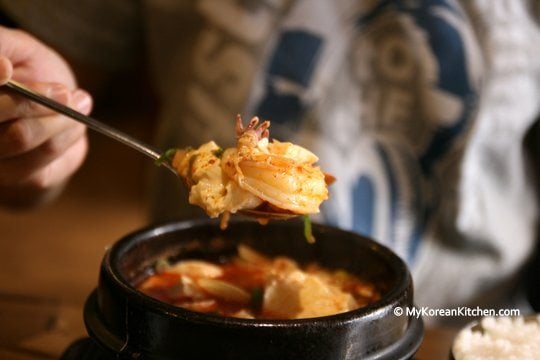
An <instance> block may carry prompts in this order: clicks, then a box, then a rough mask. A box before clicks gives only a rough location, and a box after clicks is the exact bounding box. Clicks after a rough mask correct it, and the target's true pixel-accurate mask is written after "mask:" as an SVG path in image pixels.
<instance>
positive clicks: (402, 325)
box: [84, 220, 423, 360]
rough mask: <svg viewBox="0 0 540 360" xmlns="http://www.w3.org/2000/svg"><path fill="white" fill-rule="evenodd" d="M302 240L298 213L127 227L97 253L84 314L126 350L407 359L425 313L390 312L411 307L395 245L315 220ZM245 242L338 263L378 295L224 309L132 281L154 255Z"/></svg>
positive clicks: (193, 355) (96, 333) (215, 250)
mask: <svg viewBox="0 0 540 360" xmlns="http://www.w3.org/2000/svg"><path fill="white" fill-rule="evenodd" d="M313 233H314V235H315V237H316V239H317V241H316V243H315V244H309V243H307V242H306V240H305V239H304V237H303V226H302V223H301V222H296V221H285V222H271V223H270V224H268V225H266V226H261V225H259V224H257V223H255V222H234V221H233V222H231V223H230V224H229V228H228V229H227V230H226V231H221V230H220V229H219V226H218V224H217V222H215V221H210V220H197V221H186V222H176V223H168V224H164V225H160V226H155V227H150V228H147V229H144V230H141V231H138V232H136V233H133V234H131V235H128V236H126V237H124V238H123V239H121V240H120V241H118V242H117V243H116V244H114V245H113V246H112V247H111V248H110V249H109V251H108V252H107V254H106V255H105V257H104V259H103V263H102V265H101V272H100V278H99V285H98V288H97V290H96V291H94V292H93V293H92V294H91V295H90V297H89V298H88V300H87V303H86V306H85V310H84V318H85V323H86V327H87V330H88V333H89V334H90V336H91V338H92V339H93V340H94V341H95V342H97V343H98V344H99V345H101V347H103V348H104V349H105V350H106V351H107V352H109V353H110V354H111V355H113V356H115V357H117V358H122V359H123V358H125V359H280V360H283V359H295V360H300V359H309V360H314V359H392V360H395V359H408V358H411V357H412V356H413V354H414V353H415V351H416V350H417V349H418V347H419V345H420V342H421V340H422V335H423V324H422V319H421V318H420V319H417V318H409V317H407V316H396V315H394V313H393V310H394V308H396V307H403V308H405V307H412V306H413V288H412V281H411V276H410V273H409V271H408V269H407V267H406V265H405V264H404V263H403V261H402V260H401V259H400V258H399V257H397V256H396V255H395V254H394V253H393V252H392V251H390V250H389V249H387V248H386V247H383V246H381V245H379V244H377V243H376V242H374V241H371V240H369V239H367V238H365V237H362V236H359V235H357V234H353V233H350V232H346V231H342V230H339V229H337V228H333V227H328V226H322V225H316V224H314V225H313ZM239 242H242V243H246V244H248V245H249V246H251V247H253V248H254V249H256V250H258V251H261V252H262V253H264V254H268V255H270V256H272V255H278V254H279V255H286V256H289V257H292V258H294V259H296V260H297V261H299V262H300V263H302V262H308V261H317V262H318V263H320V264H321V265H323V266H326V267H330V268H343V269H347V270H348V271H351V272H353V273H355V274H358V275H359V276H361V277H362V278H364V279H369V280H371V281H374V282H375V283H376V284H378V285H380V286H381V288H382V289H383V296H382V299H381V300H380V301H378V302H376V303H374V304H371V305H369V306H366V307H363V308H361V309H358V310H354V311H350V312H346V313H342V314H337V315H332V316H325V317H319V318H311V319H300V320H253V319H236V318H226V317H220V316H216V315H209V314H203V313H197V312H193V311H189V310H185V309H182V308H179V307H175V306H172V305H169V304H165V303H163V302H160V301H158V300H155V299H153V298H150V297H148V296H146V295H144V294H142V293H140V292H139V291H137V290H136V289H135V288H134V287H133V286H132V285H131V284H132V283H133V282H134V281H136V280H137V279H140V278H141V277H144V276H145V275H146V274H148V271H149V270H150V269H151V267H152V265H153V264H154V263H155V261H156V260H157V259H159V258H163V257H167V258H169V259H172V260H177V259H181V258H186V257H190V258H193V257H195V258H204V259H211V258H216V257H218V256H220V255H223V254H232V253H233V252H234V251H235V249H236V245H237V244H238V243H239Z"/></svg>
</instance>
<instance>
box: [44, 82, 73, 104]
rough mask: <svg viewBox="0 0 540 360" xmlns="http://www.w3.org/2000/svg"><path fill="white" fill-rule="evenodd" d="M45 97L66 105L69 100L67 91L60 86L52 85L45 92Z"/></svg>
mask: <svg viewBox="0 0 540 360" xmlns="http://www.w3.org/2000/svg"><path fill="white" fill-rule="evenodd" d="M47 95H48V96H49V97H50V98H51V99H53V100H56V101H58V102H59V103H62V104H65V103H67V101H68V98H69V94H68V89H67V88H66V87H65V86H64V85H62V84H52V85H51V86H50V87H49V89H48V91H47Z"/></svg>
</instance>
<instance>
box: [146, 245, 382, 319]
mask: <svg viewBox="0 0 540 360" xmlns="http://www.w3.org/2000/svg"><path fill="white" fill-rule="evenodd" d="M136 287H137V288H138V289H139V290H140V291H142V292H144V293H146V294H147V295H150V296H152V297H154V298H156V299H158V300H161V301H164V302H167V303H170V304H174V305H177V306H180V307H183V308H186V309H190V310H194V311H200V312H206V313H214V314H219V315H223V316H231V317H239V318H264V319H299V318H309V317H318V316H325V315H332V314H337V313H341V312H345V311H349V310H353V309H356V308H359V307H362V306H365V305H367V304H370V303H372V302H374V301H377V300H378V299H379V298H380V292H379V291H378V290H377V289H376V287H375V286H374V285H373V284H371V283H367V282H365V281H362V280H361V279H359V278H358V277H356V276H354V275H352V274H350V273H348V272H346V271H343V270H329V269H324V268H321V267H320V266H318V265H317V264H310V265H307V266H305V267H300V266H299V265H298V264H297V263H296V262H295V261H293V260H291V259H290V258H287V257H276V258H273V259H270V258H268V257H266V256H264V255H262V254H260V253H258V252H256V251H254V250H253V249H251V248H249V247H247V246H244V245H240V246H239V247H238V254H237V255H236V256H234V257H232V258H228V259H227V260H226V261H224V262H222V263H211V262H207V261H202V260H182V261H179V262H177V263H175V264H169V263H167V262H166V261H160V262H158V263H157V264H156V266H155V272H154V273H153V274H152V275H150V276H149V277H147V278H145V279H144V280H143V281H141V282H140V283H138V284H137V285H136Z"/></svg>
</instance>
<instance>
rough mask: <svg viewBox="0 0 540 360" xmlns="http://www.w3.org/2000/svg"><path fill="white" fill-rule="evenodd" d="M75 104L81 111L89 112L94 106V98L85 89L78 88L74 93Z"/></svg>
mask: <svg viewBox="0 0 540 360" xmlns="http://www.w3.org/2000/svg"><path fill="white" fill-rule="evenodd" d="M73 104H74V105H75V107H76V108H77V109H78V110H79V111H81V112H89V111H90V108H91V107H92V98H91V97H90V95H89V94H88V93H87V92H86V91H83V90H76V91H75V93H74V94H73Z"/></svg>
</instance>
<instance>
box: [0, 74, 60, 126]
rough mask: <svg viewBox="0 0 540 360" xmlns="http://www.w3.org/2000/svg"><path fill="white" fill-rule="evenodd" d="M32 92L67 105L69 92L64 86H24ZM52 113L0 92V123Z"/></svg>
mask: <svg viewBox="0 0 540 360" xmlns="http://www.w3.org/2000/svg"><path fill="white" fill-rule="evenodd" d="M25 85H26V86H28V87H29V88H31V89H32V90H34V91H36V92H38V93H40V94H43V95H44V96H46V97H49V98H51V99H54V100H56V101H58V102H59V103H62V104H67V103H68V102H69V98H70V92H69V90H68V89H67V87H66V86H64V85H62V84H56V83H33V84H25ZM52 113H54V111H53V110H50V109H48V108H45V107H43V106H41V105H39V104H37V103H36V102H34V101H31V100H28V99H26V98H23V97H21V96H19V95H16V94H14V93H11V92H8V91H2V92H0V123H1V122H3V121H9V120H15V119H18V118H27V117H38V116H43V115H49V114H52Z"/></svg>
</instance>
